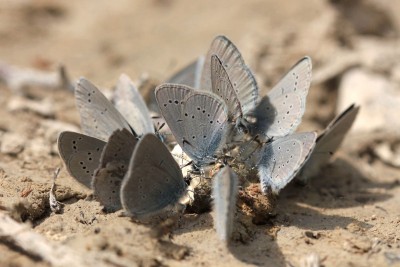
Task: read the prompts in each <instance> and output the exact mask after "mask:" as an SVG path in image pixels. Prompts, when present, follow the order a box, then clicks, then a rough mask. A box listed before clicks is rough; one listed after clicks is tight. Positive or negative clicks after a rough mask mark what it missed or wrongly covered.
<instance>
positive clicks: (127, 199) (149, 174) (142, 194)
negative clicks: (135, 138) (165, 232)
mask: <svg viewBox="0 0 400 267" xmlns="http://www.w3.org/2000/svg"><path fill="white" fill-rule="evenodd" d="M185 192H186V184H185V182H184V180H183V176H182V172H181V170H180V168H179V166H178V164H177V163H176V162H175V160H174V158H173V157H172V155H171V153H170V152H169V151H168V149H167V147H166V146H165V145H164V144H163V143H162V142H161V141H160V140H159V139H158V138H157V137H156V136H155V135H153V134H146V135H144V136H143V137H142V138H141V139H140V140H139V142H138V143H137V145H136V147H135V150H134V152H133V154H132V157H131V160H130V163H129V168H128V172H127V173H126V175H125V178H124V180H123V182H122V186H121V204H122V206H123V208H124V209H125V211H126V213H127V214H128V215H130V216H132V217H135V218H137V219H143V218H146V217H148V216H152V215H156V214H158V213H159V212H161V211H162V210H164V209H166V208H167V207H169V206H173V205H175V204H176V203H177V202H178V200H179V199H180V198H181V197H182V196H183V194H184V193H185Z"/></svg>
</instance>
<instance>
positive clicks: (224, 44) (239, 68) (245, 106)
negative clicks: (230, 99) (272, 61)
mask: <svg viewBox="0 0 400 267" xmlns="http://www.w3.org/2000/svg"><path fill="white" fill-rule="evenodd" d="M212 55H217V56H218V58H219V59H220V60H221V62H222V65H223V66H224V68H225V70H226V72H227V73H228V76H229V79H230V81H231V83H232V85H233V88H234V90H235V92H236V94H237V97H238V99H239V101H240V104H241V108H242V112H243V114H244V115H246V114H247V113H248V112H249V111H251V110H253V109H254V108H255V106H256V104H257V100H258V86H257V82H256V80H255V78H254V76H253V74H252V73H251V71H250V69H249V68H248V67H247V66H246V64H245V62H244V60H243V58H242V55H241V54H240V52H239V50H238V49H237V48H236V46H235V45H234V44H233V43H232V42H231V41H230V40H229V39H228V38H226V37H225V36H217V37H216V38H215V39H214V40H213V42H212V43H211V47H210V49H209V51H208V53H207V55H206V58H205V62H204V67H203V71H202V74H201V82H200V88H201V89H203V90H211V88H212V83H211V57H212Z"/></svg>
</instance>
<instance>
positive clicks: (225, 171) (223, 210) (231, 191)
mask: <svg viewBox="0 0 400 267" xmlns="http://www.w3.org/2000/svg"><path fill="white" fill-rule="evenodd" d="M237 194H238V177H237V175H236V174H235V173H234V172H233V170H232V169H231V168H230V167H224V168H222V169H221V170H219V172H218V173H217V174H216V176H215V177H214V181H213V195H214V209H215V220H214V226H215V228H216V230H217V234H218V237H219V238H220V239H221V240H222V241H224V242H226V243H228V241H229V239H230V238H231V235H232V231H233V219H234V215H235V211H236V198H237Z"/></svg>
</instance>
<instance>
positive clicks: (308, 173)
mask: <svg viewBox="0 0 400 267" xmlns="http://www.w3.org/2000/svg"><path fill="white" fill-rule="evenodd" d="M359 109H360V107H358V106H355V105H354V104H353V105H351V106H350V107H348V108H347V109H346V110H345V111H343V112H342V113H341V114H339V115H338V116H337V117H336V118H334V119H333V120H332V121H331V122H330V123H329V125H328V126H327V127H326V128H325V130H324V131H323V132H322V133H321V134H320V135H319V136H318V138H317V143H316V145H315V148H314V151H313V152H312V154H311V156H310V159H309V160H308V161H307V163H306V164H305V165H304V166H303V168H302V169H301V172H300V173H299V174H298V176H297V177H296V178H297V179H299V180H301V181H303V182H306V181H307V180H308V179H309V178H312V177H314V176H315V175H317V174H318V172H319V171H320V170H321V168H322V167H323V166H324V165H326V164H328V162H329V160H330V158H331V156H332V155H333V154H334V153H335V152H336V151H337V150H338V149H339V147H340V144H341V143H342V142H343V140H344V138H345V136H346V134H347V132H348V131H349V130H350V128H351V126H352V125H353V123H354V121H355V119H356V117H357V114H358V111H359Z"/></svg>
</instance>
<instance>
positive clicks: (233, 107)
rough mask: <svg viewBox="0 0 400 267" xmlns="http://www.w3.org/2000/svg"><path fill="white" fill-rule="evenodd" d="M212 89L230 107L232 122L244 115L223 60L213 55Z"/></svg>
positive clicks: (229, 112)
mask: <svg viewBox="0 0 400 267" xmlns="http://www.w3.org/2000/svg"><path fill="white" fill-rule="evenodd" d="M211 89H212V92H213V93H214V94H216V95H217V96H219V97H221V99H222V100H223V101H224V102H225V104H226V105H227V107H228V118H229V120H230V121H232V122H236V120H237V119H239V118H241V117H242V115H243V114H242V108H241V106H240V102H239V99H238V97H237V95H236V92H235V90H234V89H233V85H232V83H231V81H230V80H229V77H228V73H227V72H226V70H225V68H224V67H223V66H222V62H221V60H220V59H219V58H218V57H217V56H216V55H212V57H211Z"/></svg>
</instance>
